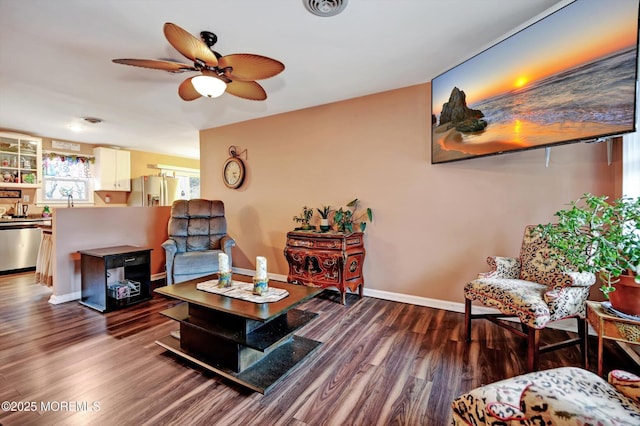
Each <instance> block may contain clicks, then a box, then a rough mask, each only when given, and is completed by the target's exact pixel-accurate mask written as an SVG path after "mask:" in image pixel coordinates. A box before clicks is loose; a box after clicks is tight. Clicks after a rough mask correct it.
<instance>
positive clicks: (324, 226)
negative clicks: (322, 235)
mask: <svg viewBox="0 0 640 426" xmlns="http://www.w3.org/2000/svg"><path fill="white" fill-rule="evenodd" d="M329 229H331V226H330V225H329V219H328V218H327V219H325V218H322V219H320V230H321V231H322V232H327V231H328V230H329Z"/></svg>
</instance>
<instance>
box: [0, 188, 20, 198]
mask: <svg viewBox="0 0 640 426" xmlns="http://www.w3.org/2000/svg"><path fill="white" fill-rule="evenodd" d="M0 198H22V191H21V190H20V189H0Z"/></svg>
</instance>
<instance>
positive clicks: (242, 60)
mask: <svg viewBox="0 0 640 426" xmlns="http://www.w3.org/2000/svg"><path fill="white" fill-rule="evenodd" d="M218 67H219V68H221V69H225V68H227V67H231V68H232V70H231V71H225V76H226V77H229V78H230V79H231V80H237V81H254V80H262V79H265V78H269V77H273V76H274V75H277V74H279V73H281V72H282V70H284V64H283V63H282V62H280V61H276V60H275V59H271V58H267V57H266V56H260V55H252V54H249V53H236V54H233V55H227V56H223V57H221V58H220V59H218Z"/></svg>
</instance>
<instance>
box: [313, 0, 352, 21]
mask: <svg viewBox="0 0 640 426" xmlns="http://www.w3.org/2000/svg"><path fill="white" fill-rule="evenodd" d="M302 2H303V3H304V7H306V8H307V10H308V11H309V12H311V13H313V14H314V15H317V16H324V17H327V16H334V15H337V14H338V13H340V12H342V11H343V10H344V8H345V7H347V0H302Z"/></svg>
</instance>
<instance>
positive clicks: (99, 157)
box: [93, 147, 131, 191]
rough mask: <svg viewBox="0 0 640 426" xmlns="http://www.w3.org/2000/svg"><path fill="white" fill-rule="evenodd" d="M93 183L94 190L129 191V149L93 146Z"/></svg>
mask: <svg viewBox="0 0 640 426" xmlns="http://www.w3.org/2000/svg"><path fill="white" fill-rule="evenodd" d="M93 155H94V156H95V164H94V169H93V175H94V178H93V185H94V190H96V191H131V156H130V153H129V151H122V150H120V149H113V148H102V147H100V148H94V149H93Z"/></svg>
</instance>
